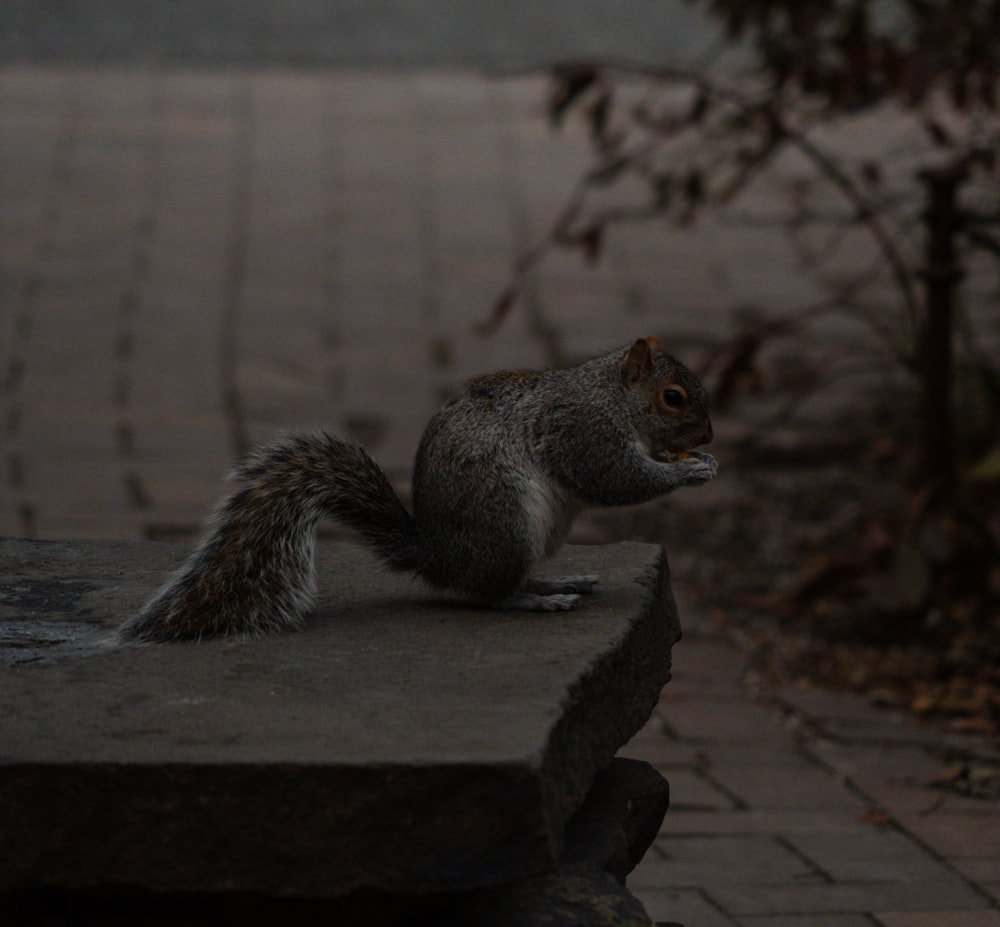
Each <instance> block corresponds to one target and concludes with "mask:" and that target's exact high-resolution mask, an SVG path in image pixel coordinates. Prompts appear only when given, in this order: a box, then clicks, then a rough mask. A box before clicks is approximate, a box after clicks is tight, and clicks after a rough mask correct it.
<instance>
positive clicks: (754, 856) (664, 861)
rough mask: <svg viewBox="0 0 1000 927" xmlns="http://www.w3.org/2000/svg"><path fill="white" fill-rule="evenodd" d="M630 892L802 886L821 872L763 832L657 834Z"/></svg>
mask: <svg viewBox="0 0 1000 927" xmlns="http://www.w3.org/2000/svg"><path fill="white" fill-rule="evenodd" d="M628 881H629V885H630V886H631V887H633V888H637V889H638V888H684V887H699V886H704V887H705V888H706V890H707V891H709V892H710V893H711V892H714V890H715V888H716V887H717V886H731V885H733V884H741V885H785V884H793V885H801V884H804V883H806V882H822V881H824V879H823V876H822V874H821V873H820V872H819V871H818V870H817V869H816V868H815V867H813V866H811V865H810V864H809V863H808V862H806V861H805V860H803V859H802V858H801V857H799V856H797V855H796V854H795V853H794V852H792V851H790V850H789V849H788V847H787V846H785V845H783V844H782V843H781V842H779V841H777V840H775V839H773V838H771V837H768V836H765V835H761V834H747V835H740V836H712V837H698V836H687V835H679V834H674V835H670V836H660V837H658V838H657V840H656V842H655V843H654V844H653V847H652V848H651V851H650V852H648V853H647V854H646V856H645V857H643V860H642V862H640V863H639V865H638V866H637V867H636V868H635V869H634V870H633V871H632V873H631V875H630V876H629V880H628Z"/></svg>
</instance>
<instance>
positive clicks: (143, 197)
mask: <svg viewBox="0 0 1000 927" xmlns="http://www.w3.org/2000/svg"><path fill="white" fill-rule="evenodd" d="M148 81H149V84H148V88H147V93H146V99H145V102H144V106H143V113H144V121H143V124H142V126H141V127H139V128H138V129H137V132H138V137H139V158H140V164H139V203H138V205H137V207H136V209H135V214H134V217H133V221H132V241H133V247H132V252H131V254H130V255H129V259H128V264H127V266H126V269H125V278H124V280H123V282H122V289H121V292H120V293H119V296H118V301H117V306H116V309H115V326H116V332H115V339H114V350H113V354H112V357H113V365H114V371H113V375H112V395H111V406H112V409H114V414H115V443H116V447H117V450H118V457H119V465H120V468H121V479H122V484H123V487H124V490H125V498H126V500H127V504H128V506H129V507H130V508H132V509H134V510H144V509H148V508H150V507H151V506H152V504H153V501H152V499H151V498H150V494H149V490H148V488H147V487H146V485H145V483H144V481H143V480H142V477H141V475H140V474H139V471H138V469H137V467H136V460H135V435H136V428H137V423H136V421H135V411H134V408H133V402H132V393H133V386H134V379H135V370H134V363H135V356H136V350H137V345H136V343H135V342H136V319H137V317H138V315H139V314H140V313H141V312H142V311H143V309H144V308H145V306H144V302H145V299H146V293H145V290H146V287H147V284H148V277H149V268H150V263H151V259H152V249H153V242H154V239H155V236H156V232H157V227H158V224H159V221H160V212H161V209H162V204H163V191H164V163H163V149H164V138H163V126H164V114H165V109H166V98H165V94H164V87H163V75H162V72H160V71H152V72H151V73H150V75H149V77H148Z"/></svg>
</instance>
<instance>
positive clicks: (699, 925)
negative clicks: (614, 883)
mask: <svg viewBox="0 0 1000 927" xmlns="http://www.w3.org/2000/svg"><path fill="white" fill-rule="evenodd" d="M629 888H630V890H632V891H634V893H635V895H636V897H637V898H638V899H639V901H641V902H642V905H643V907H644V908H645V909H646V913H647V914H648V915H649V917H650V919H651V920H652V921H653V922H654V923H657V924H660V923H670V924H685V925H688V927H736V921H734V920H733V919H732V918H731V917H729V916H728V915H727V914H726V913H725V912H724V911H722V910H721V909H720V908H719V907H718V906H717V905H715V904H714V903H713V902H712V900H711V898H709V897H707V896H706V895H705V893H704V892H702V891H699V890H696V889H641V888H634V887H632V886H629Z"/></svg>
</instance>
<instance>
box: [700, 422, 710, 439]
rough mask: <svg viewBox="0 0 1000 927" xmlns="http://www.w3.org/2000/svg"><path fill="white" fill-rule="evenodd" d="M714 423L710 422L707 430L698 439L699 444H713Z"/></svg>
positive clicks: (706, 427)
mask: <svg viewBox="0 0 1000 927" xmlns="http://www.w3.org/2000/svg"><path fill="white" fill-rule="evenodd" d="M712 437H713V435H712V423H711V422H709V423H708V424H707V425H706V426H705V430H704V431H703V432H702V433H701V437H700V438H699V439H698V443H699V444H711V442H712Z"/></svg>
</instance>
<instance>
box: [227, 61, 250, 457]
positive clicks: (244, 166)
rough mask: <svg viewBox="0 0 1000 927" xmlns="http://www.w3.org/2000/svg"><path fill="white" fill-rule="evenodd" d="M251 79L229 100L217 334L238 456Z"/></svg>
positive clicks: (242, 80) (242, 444) (243, 442)
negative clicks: (226, 214)
mask: <svg viewBox="0 0 1000 927" xmlns="http://www.w3.org/2000/svg"><path fill="white" fill-rule="evenodd" d="M253 80H254V76H253V75H252V74H240V75H239V77H238V78H237V81H236V85H235V88H234V90H233V94H232V97H231V99H230V103H229V106H230V111H231V112H232V114H233V117H234V119H235V125H234V127H233V136H232V138H231V140H230V145H231V147H232V159H231V162H230V171H231V178H230V185H229V199H230V201H229V227H228V230H227V233H226V257H225V271H224V278H223V296H222V312H221V315H220V318H219V334H218V352H219V381H220V384H219V385H220V388H221V391H222V410H223V415H224V416H225V419H226V426H227V428H228V431H229V442H230V456H231V458H232V459H235V460H240V459H242V458H243V457H245V456H246V453H247V451H248V450H249V449H250V443H251V442H250V435H249V429H248V427H247V419H246V411H245V409H244V403H243V396H242V393H241V391H240V382H239V367H240V355H239V334H240V332H239V329H240V319H241V316H242V303H243V287H244V282H245V279H246V271H247V264H248V257H249V250H250V221H251V218H252V207H253V203H252V197H253V171H254V163H253V162H254V144H255V141H256V124H255V123H256V112H255V100H254V86H253Z"/></svg>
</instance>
